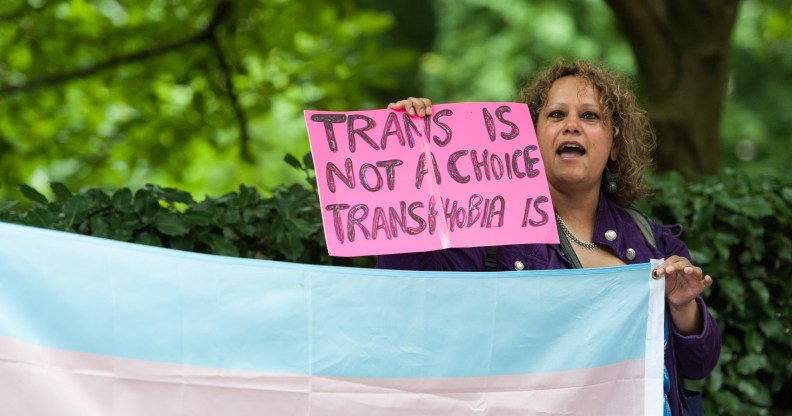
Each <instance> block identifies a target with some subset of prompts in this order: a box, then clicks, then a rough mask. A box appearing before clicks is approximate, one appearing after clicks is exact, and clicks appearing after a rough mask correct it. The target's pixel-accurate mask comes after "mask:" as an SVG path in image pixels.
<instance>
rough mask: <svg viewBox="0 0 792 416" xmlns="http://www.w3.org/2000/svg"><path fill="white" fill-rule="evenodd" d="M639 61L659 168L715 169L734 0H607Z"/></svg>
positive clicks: (695, 172)
mask: <svg viewBox="0 0 792 416" xmlns="http://www.w3.org/2000/svg"><path fill="white" fill-rule="evenodd" d="M605 2H606V3H607V4H608V5H609V6H610V8H611V9H612V10H613V13H614V15H615V16H616V20H617V21H618V22H619V25H620V26H621V28H622V31H623V32H624V34H625V35H626V37H627V39H628V41H629V42H630V45H631V46H632V49H633V53H634V54H635V59H636V62H637V65H638V72H639V82H640V84H641V86H640V88H641V89H640V92H641V94H640V95H641V98H642V100H643V103H644V104H645V105H646V108H647V110H648V111H649V116H650V118H651V120H652V124H653V126H654V128H655V131H656V133H657V154H656V161H657V168H658V170H661V171H668V170H677V171H680V172H683V173H685V174H687V175H688V176H695V175H699V174H715V173H717V171H718V161H719V159H720V118H721V114H722V111H723V105H724V101H725V98H726V88H727V85H728V80H729V53H730V47H731V32H732V28H733V27H734V23H735V19H736V15H737V7H738V5H739V0H641V1H636V0H605Z"/></svg>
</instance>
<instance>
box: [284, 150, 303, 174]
mask: <svg viewBox="0 0 792 416" xmlns="http://www.w3.org/2000/svg"><path fill="white" fill-rule="evenodd" d="M283 161H284V162H286V163H288V164H289V165H291V167H293V168H295V169H299V170H302V164H300V161H299V160H297V158H296V157H294V156H292V154H291V153H286V156H284V157H283Z"/></svg>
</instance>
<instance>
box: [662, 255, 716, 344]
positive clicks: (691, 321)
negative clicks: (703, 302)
mask: <svg viewBox="0 0 792 416" xmlns="http://www.w3.org/2000/svg"><path fill="white" fill-rule="evenodd" d="M653 273H654V275H655V276H656V277H660V276H665V278H666V283H665V297H666V301H667V302H668V306H669V310H670V311H671V318H672V319H673V320H674V325H675V326H676V327H677V330H678V331H679V332H681V333H683V334H686V335H691V334H697V333H698V332H700V331H701V328H700V326H701V317H700V316H699V311H698V305H697V304H696V296H698V295H700V294H701V292H703V291H704V289H706V288H708V287H710V286H712V277H710V276H709V275H704V273H703V272H702V271H701V268H700V267H696V266H693V264H691V263H690V260H688V259H686V258H684V257H680V256H671V257H669V258H667V259H666V260H665V261H664V262H663V263H662V264H661V265H660V267H658V268H657V269H655V270H654V272H653Z"/></svg>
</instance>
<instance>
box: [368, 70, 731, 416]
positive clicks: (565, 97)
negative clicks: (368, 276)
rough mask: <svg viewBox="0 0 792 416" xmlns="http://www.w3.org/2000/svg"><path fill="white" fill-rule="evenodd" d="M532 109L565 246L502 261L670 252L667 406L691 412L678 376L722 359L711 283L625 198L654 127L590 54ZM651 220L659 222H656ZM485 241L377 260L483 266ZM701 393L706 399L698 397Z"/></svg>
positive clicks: (508, 251)
mask: <svg viewBox="0 0 792 416" xmlns="http://www.w3.org/2000/svg"><path fill="white" fill-rule="evenodd" d="M522 97H523V100H524V101H525V102H526V103H527V104H528V107H529V108H530V110H531V116H532V118H533V122H534V126H535V127H536V135H537V139H538V141H539V147H540V150H541V153H542V159H543V161H544V166H545V171H546V175H547V180H548V184H549V186H550V194H551V197H552V201H553V207H554V209H555V211H556V220H557V223H558V225H559V230H561V232H560V234H561V235H560V238H562V239H565V238H566V239H568V241H569V242H570V244H569V246H571V247H572V248H573V250H574V252H569V251H567V252H566V253H569V255H567V254H566V253H565V251H564V250H563V249H562V247H561V245H542V244H523V245H512V246H502V247H499V248H498V251H497V255H496V261H497V266H496V269H497V270H522V269H560V268H575V267H587V268H588V267H606V266H618V265H624V264H634V263H646V262H648V261H649V260H650V259H652V258H663V257H665V259H666V260H665V261H664V262H663V263H662V264H661V265H660V267H658V268H657V269H655V270H654V271H653V273H654V274H655V275H656V276H663V275H664V276H665V277H666V313H667V316H669V317H670V319H669V320H668V333H669V336H668V340H667V347H666V354H665V366H666V370H667V375H668V380H667V383H666V406H667V409H666V412H669V411H670V414H672V415H684V414H689V413H688V409H687V408H688V407H692V408H695V407H696V406H697V404H696V403H694V402H693V401H690V402H689V403H686V402H685V400H683V394H684V392H683V391H682V388H681V387H680V386H681V384H680V383H679V382H678V380H679V379H680V378H688V379H700V378H704V377H705V376H706V375H707V374H708V373H709V372H710V371H712V369H713V368H714V367H715V364H716V363H717V361H718V356H719V354H720V333H719V331H718V328H717V325H716V323H715V321H714V319H713V318H712V316H711V315H710V314H709V312H708V311H707V308H706V306H705V304H704V301H703V299H702V298H701V296H700V294H701V292H702V291H704V289H706V288H707V287H709V286H710V285H712V278H711V277H710V276H708V275H704V274H703V273H702V270H701V268H699V267H696V266H694V265H693V264H692V262H691V260H690V254H689V253H688V250H687V247H686V246H685V245H684V243H682V242H681V241H680V240H679V239H678V238H677V237H676V236H675V235H673V234H672V232H671V230H670V228H668V227H663V228H662V235H661V236H658V237H657V238H659V239H660V240H661V244H660V247H662V248H664V250H663V251H661V250H662V249H661V248H658V247H656V245H655V244H654V242H650V241H647V238H645V237H644V233H642V232H641V230H640V229H639V226H638V225H637V224H636V221H635V220H633V218H632V216H631V215H630V214H629V213H628V212H627V211H626V209H625V208H626V207H627V206H629V205H631V204H633V203H634V202H635V201H637V200H638V199H639V198H641V197H644V196H646V195H647V194H648V190H647V186H646V184H645V182H644V178H643V173H644V168H645V167H646V166H648V165H649V163H650V152H651V150H652V147H653V139H654V137H653V135H652V133H651V129H650V126H649V121H648V118H647V116H646V113H645V112H644V111H643V110H642V109H641V108H640V107H639V106H638V105H637V102H636V99H635V96H634V95H633V94H632V92H631V91H630V90H628V89H627V88H625V87H624V85H623V83H622V82H621V80H620V79H619V78H618V76H616V75H615V74H613V73H612V72H611V71H609V70H608V69H606V68H604V67H602V66H599V65H596V64H593V63H590V62H585V61H577V62H572V63H566V62H563V61H558V62H557V63H556V64H555V65H554V66H552V67H551V68H549V69H547V70H546V71H544V72H543V73H541V74H540V75H539V76H538V77H537V79H536V80H535V82H534V83H533V84H532V85H531V86H529V87H527V88H524V89H523V91H522ZM388 108H391V109H403V110H405V111H407V112H409V113H410V114H412V115H419V116H423V115H426V114H430V113H431V101H429V100H428V99H425V98H412V97H411V98H408V99H406V100H401V101H398V102H396V103H391V104H390V105H389V106H388ZM650 224H651V225H652V226H654V223H650ZM486 262H487V249H486V248H484V247H476V248H457V249H448V250H440V251H433V252H425V253H409V254H395V255H387V256H380V257H379V259H378V264H377V267H380V268H387V269H405V270H456V271H483V270H485V264H486ZM697 400H700V399H697Z"/></svg>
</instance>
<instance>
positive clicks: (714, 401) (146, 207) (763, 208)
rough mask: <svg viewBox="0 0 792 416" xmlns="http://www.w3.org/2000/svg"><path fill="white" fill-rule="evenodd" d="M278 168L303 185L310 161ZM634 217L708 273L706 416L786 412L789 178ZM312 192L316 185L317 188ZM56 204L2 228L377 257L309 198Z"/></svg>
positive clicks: (716, 186)
mask: <svg viewBox="0 0 792 416" xmlns="http://www.w3.org/2000/svg"><path fill="white" fill-rule="evenodd" d="M286 161H287V162H288V163H289V164H291V165H292V166H294V167H296V168H298V169H301V170H303V171H304V172H305V173H306V175H307V177H308V178H309V180H312V179H311V178H312V175H311V169H312V166H311V165H310V158H309V157H306V158H304V159H303V162H302V163H301V162H300V161H298V160H297V159H296V158H294V157H292V156H287V157H286ZM651 183H652V188H653V189H654V192H655V195H654V197H653V198H651V200H650V201H647V202H646V203H644V204H643V205H642V206H641V208H642V209H643V210H644V211H646V212H647V213H649V214H650V215H651V216H652V217H653V218H655V219H657V220H659V221H660V222H663V223H665V224H681V225H682V226H683V230H684V234H683V236H682V238H683V240H684V241H685V242H686V243H687V244H688V247H689V248H690V251H691V253H692V255H693V259H694V261H695V262H696V263H697V264H698V265H700V266H701V267H703V268H704V270H705V272H706V273H708V274H710V275H712V276H713V278H714V280H715V284H714V285H713V286H712V287H711V288H710V289H709V290H708V291H707V292H706V293H705V297H706V299H707V303H708V305H709V307H710V309H711V311H712V313H713V315H714V316H715V318H716V320H717V321H718V323H719V325H720V328H721V331H722V333H723V348H722V352H721V357H720V363H719V366H718V367H717V368H716V369H715V371H714V372H713V373H712V374H711V375H710V376H709V377H708V378H707V379H705V380H703V381H698V382H687V385H688V387H689V388H691V387H692V388H694V389H699V390H703V391H704V397H705V410H706V411H707V414H716V415H735V414H751V415H780V414H790V412H792V377H790V375H792V359H790V357H792V334H790V328H791V327H792V285H790V282H789V279H790V277H792V239H791V238H792V180H790V179H788V178H781V177H767V176H764V177H758V178H750V177H748V176H746V175H744V174H741V173H738V172H735V171H728V170H727V171H724V172H723V173H722V174H720V175H719V176H717V177H708V178H704V179H702V180H699V181H695V182H687V181H685V180H684V179H683V178H682V177H681V176H679V175H677V174H673V173H672V174H666V175H662V176H655V177H653V178H652V181H651ZM314 185H315V184H314ZM51 188H52V193H53V195H54V200H52V201H50V200H48V199H47V198H46V197H45V196H44V195H42V194H41V193H39V192H37V191H36V190H34V189H33V188H31V187H28V186H21V187H20V188H19V189H20V191H21V192H22V194H23V195H24V196H25V197H26V198H27V199H28V200H29V203H28V204H22V203H19V202H11V203H6V204H5V206H2V207H0V221H4V222H12V223H19V224H26V225H31V226H36V227H43V228H50V229H56V230H62V231H67V232H75V233H81V234H85V235H93V236H97V237H104V238H111V239H115V240H122V241H129V242H134V243H141V244H149V245H154V246H161V247H168V248H174V249H179V250H189V251H196V252H201V253H212V254H219V255H227V256H239V257H249V258H259V259H272V260H280V261H290V262H299V263H311V264H326V265H342V266H358V267H371V266H373V264H374V259H373V258H371V257H364V258H355V259H347V258H337V257H330V256H328V255H327V249H326V246H325V243H324V235H323V231H322V225H321V218H320V210H319V201H318V198H317V196H316V195H317V194H316V191H315V189H308V188H306V187H304V186H301V185H297V184H294V185H291V186H281V187H278V188H276V189H274V190H273V191H272V196H270V197H266V198H264V197H262V196H261V195H260V194H259V193H258V192H257V191H256V190H255V189H254V188H251V187H248V186H240V187H239V191H238V192H232V193H228V194H226V195H223V196H220V197H216V198H215V197H207V198H205V199H204V200H202V201H200V202H198V201H195V200H194V199H193V198H192V196H191V195H190V194H189V193H187V192H185V191H181V190H178V189H172V188H163V187H159V186H156V185H146V186H144V187H142V188H140V189H138V190H136V191H134V192H133V191H132V190H130V189H128V188H124V189H119V190H116V191H115V192H113V193H112V194H107V193H105V192H103V191H101V190H99V189H96V188H87V189H83V190H81V191H79V192H76V193H75V192H72V191H70V190H69V189H67V188H66V187H65V186H64V185H63V184H59V183H53V184H52V185H51Z"/></svg>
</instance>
